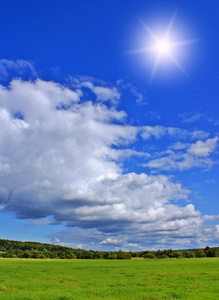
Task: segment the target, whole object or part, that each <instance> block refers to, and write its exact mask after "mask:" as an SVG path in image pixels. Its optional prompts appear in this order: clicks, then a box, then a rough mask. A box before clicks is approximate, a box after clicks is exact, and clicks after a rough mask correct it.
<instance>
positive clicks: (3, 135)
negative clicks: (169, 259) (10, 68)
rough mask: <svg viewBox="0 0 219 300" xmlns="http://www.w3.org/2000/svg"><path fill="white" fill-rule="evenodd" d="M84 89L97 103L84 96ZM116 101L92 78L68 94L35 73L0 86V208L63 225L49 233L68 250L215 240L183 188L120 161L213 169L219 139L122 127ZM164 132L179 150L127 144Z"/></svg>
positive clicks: (168, 167) (157, 166)
mask: <svg viewBox="0 0 219 300" xmlns="http://www.w3.org/2000/svg"><path fill="white" fill-rule="evenodd" d="M84 88H86V89H88V90H89V91H90V92H91V93H92V94H93V95H95V99H92V101H91V100H89V97H88V99H87V100H86V99H84V90H83V89H84ZM120 97H121V95H120V92H119V90H118V89H117V87H112V86H101V85H95V84H94V82H92V81H91V80H90V81H89V80H86V81H85V80H84V81H81V82H79V81H78V82H77V88H75V89H74V90H72V89H71V88H69V87H66V86H63V85H61V84H58V83H54V82H48V81H43V80H40V79H37V80H35V81H32V82H31V81H22V80H20V79H14V80H12V81H11V82H10V85H8V86H7V87H5V86H0V178H1V181H0V182H1V184H0V207H1V209H2V212H4V213H10V214H11V213H12V214H14V215H15V216H16V218H20V219H29V220H30V219H31V221H30V225H31V226H35V225H36V226H37V225H48V224H54V225H55V224H63V225H65V226H67V227H69V229H66V230H65V231H63V232H60V233H57V234H55V235H53V236H51V238H52V240H53V242H56V241H57V240H58V241H59V242H62V243H65V244H68V243H70V245H71V246H74V245H75V244H74V243H77V244H80V245H85V246H86V247H90V248H92V245H93V248H95V247H96V248H100V247H105V249H106V247H111V248H114V247H120V248H121V247H123V248H124V249H126V248H127V249H141V248H142V247H151V245H154V246H155V247H158V246H160V247H162V245H163V246H164V245H169V246H171V245H174V244H178V245H179V244H183V245H189V244H190V243H191V241H192V243H196V244H202V243H204V244H206V243H207V242H211V241H213V242H215V241H216V239H215V236H216V235H215V234H216V232H217V230H216V227H215V226H213V225H211V226H210V225H209V226H207V225H206V226H205V225H203V222H204V221H205V220H206V218H203V216H202V215H201V213H200V212H199V211H197V210H196V209H195V207H194V205H193V204H191V203H188V202H187V201H188V196H189V193H190V191H189V190H188V189H186V188H185V187H183V186H182V184H181V183H179V182H174V178H173V177H172V176H170V175H167V174H166V175H164V174H157V175H155V174H154V175H150V174H147V173H146V172H141V173H135V172H131V171H129V170H126V169H125V168H124V162H125V161H126V160H127V159H130V157H141V159H142V160H143V161H144V162H143V163H142V165H144V166H145V167H147V168H149V169H159V170H162V169H163V170H176V169H179V170H185V169H190V168H193V167H199V168H203V167H204V168H206V167H210V166H212V164H213V161H212V160H211V159H210V155H211V153H213V152H214V151H215V149H216V147H217V143H218V137H214V138H209V137H208V133H206V132H203V131H193V132H189V131H186V130H183V129H180V128H172V127H164V126H154V127H153V126H142V127H140V126H139V127H137V126H131V125H128V124H127V122H126V117H127V116H126V113H125V112H124V111H120V110H118V109H117V108H116V105H117V102H118V101H119V100H120ZM106 102H108V103H110V105H108V104H107V103H106ZM164 137H168V138H171V139H174V140H176V141H178V142H177V143H178V144H177V145H178V148H177V147H176V144H175V146H172V149H168V150H167V152H165V153H160V154H159V155H158V154H156V153H152V152H150V153H148V152H145V151H144V150H143V149H142V150H141V151H137V150H136V149H135V147H134V145H135V143H138V142H139V141H141V142H143V143H148V144H151V143H152V142H151V139H153V138H154V139H161V138H164ZM185 139H186V140H189V142H188V143H185V142H179V140H183V141H185ZM176 148H177V149H176ZM182 149H183V150H182ZM156 156H159V157H156ZM179 201H181V202H180V203H183V204H181V205H180V204H179ZM107 249H108V248H107Z"/></svg>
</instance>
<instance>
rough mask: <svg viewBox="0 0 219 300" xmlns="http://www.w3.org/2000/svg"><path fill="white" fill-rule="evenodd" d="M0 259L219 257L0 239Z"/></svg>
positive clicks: (213, 252) (218, 251) (217, 251)
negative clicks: (79, 247) (102, 249)
mask: <svg viewBox="0 0 219 300" xmlns="http://www.w3.org/2000/svg"><path fill="white" fill-rule="evenodd" d="M0 257H4V258H36V259H44V258H51V259H131V258H132V257H142V258H145V259H162V258H195V257H219V248H218V247H217V248H210V247H205V248H204V249H189V250H172V249H168V250H158V251H148V250H147V251H138V252H132V251H129V252H124V251H122V250H119V251H110V252H100V251H94V250H83V249H74V248H69V247H63V246H60V245H52V244H43V243H36V242H19V241H11V240H3V239H0Z"/></svg>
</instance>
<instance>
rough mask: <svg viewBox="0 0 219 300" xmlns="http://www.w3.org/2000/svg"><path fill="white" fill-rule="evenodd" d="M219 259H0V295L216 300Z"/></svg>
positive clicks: (4, 296) (42, 297)
mask: <svg viewBox="0 0 219 300" xmlns="http://www.w3.org/2000/svg"><path fill="white" fill-rule="evenodd" d="M218 295H219V258H195V259H164V260H134V259H132V260H119V261H118V260H117V261H114V260H34V259H0V299H4V300H7V299H26V300H27V299H29V300H31V299H32V300H34V299H37V300H43V299H46V300H48V299H57V300H58V299H59V300H64V299H66V300H68V299H138V300H139V299H149V300H152V299H211V300H212V299H218Z"/></svg>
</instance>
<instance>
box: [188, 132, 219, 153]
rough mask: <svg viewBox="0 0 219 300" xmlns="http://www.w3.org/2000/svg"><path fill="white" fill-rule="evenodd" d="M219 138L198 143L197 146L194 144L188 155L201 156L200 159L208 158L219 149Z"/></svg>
mask: <svg viewBox="0 0 219 300" xmlns="http://www.w3.org/2000/svg"><path fill="white" fill-rule="evenodd" d="M218 140H219V138H218V137H215V138H213V139H208V140H206V141H204V142H203V141H197V142H196V143H195V144H193V145H192V146H191V147H190V148H189V149H188V151H187V152H188V153H189V154H192V155H195V156H200V157H202V156H203V157H206V156H209V154H210V153H211V152H213V151H214V150H215V148H216V147H217V143H218Z"/></svg>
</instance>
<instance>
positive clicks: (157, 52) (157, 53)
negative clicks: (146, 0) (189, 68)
mask: <svg viewBox="0 0 219 300" xmlns="http://www.w3.org/2000/svg"><path fill="white" fill-rule="evenodd" d="M175 18H176V12H174V14H173V15H172V17H171V19H170V21H169V24H168V26H167V28H166V29H165V31H164V33H163V34H158V33H157V32H155V31H154V30H152V29H151V28H150V27H149V26H148V25H147V24H146V23H145V22H144V21H142V20H140V22H141V24H142V25H143V27H144V28H145V30H146V32H147V33H148V35H149V36H150V38H151V40H150V43H147V46H146V47H145V48H139V49H135V50H132V51H129V52H128V53H130V54H134V53H148V52H151V53H152V54H154V63H153V66H152V71H151V74H150V78H149V81H150V82H151V81H152V80H153V78H154V76H155V74H156V72H157V70H158V67H159V65H160V63H161V61H163V60H169V61H171V63H173V64H174V65H175V66H176V67H177V68H178V70H180V71H181V73H183V74H184V75H186V76H187V75H188V74H187V72H186V70H185V69H184V67H183V66H182V64H181V63H180V61H179V59H178V58H177V54H178V52H179V48H180V47H184V46H185V45H189V44H194V43H197V42H199V41H200V39H189V40H180V39H178V38H176V37H175V36H173V34H172V31H173V25H174V22H175Z"/></svg>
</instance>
